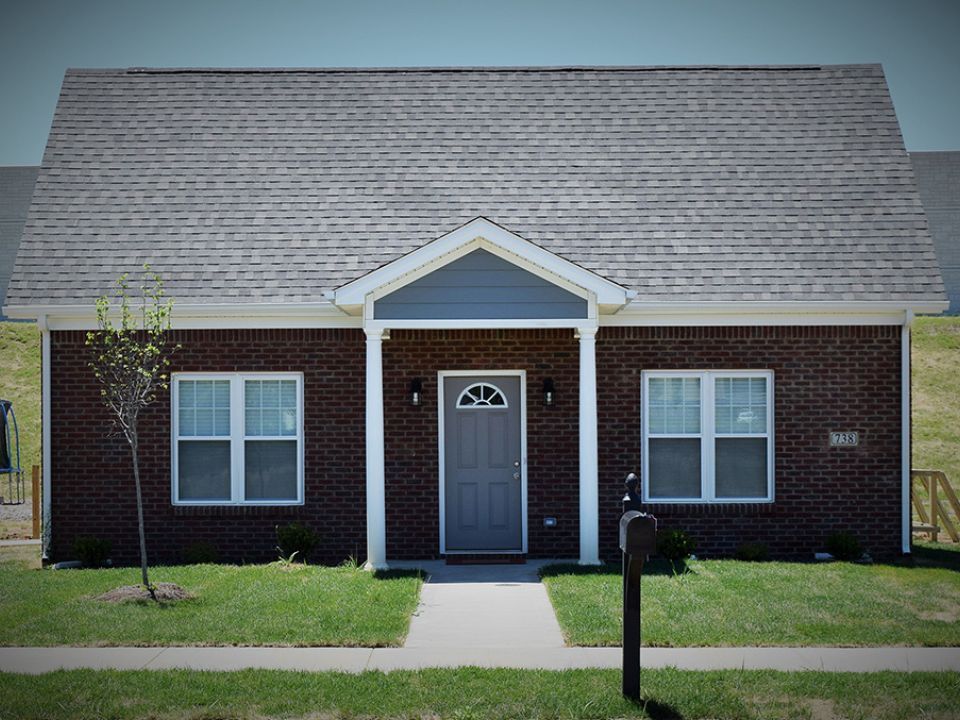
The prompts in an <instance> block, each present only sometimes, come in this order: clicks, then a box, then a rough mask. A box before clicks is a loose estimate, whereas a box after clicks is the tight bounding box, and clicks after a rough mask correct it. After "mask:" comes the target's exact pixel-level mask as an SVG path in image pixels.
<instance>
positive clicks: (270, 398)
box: [244, 379, 299, 438]
mask: <svg viewBox="0 0 960 720" xmlns="http://www.w3.org/2000/svg"><path fill="white" fill-rule="evenodd" d="M298 398H299V393H298V392H297V381H296V380H290V379H281V380H245V381H244V434H245V436H246V437H260V438H262V437H276V438H280V437H285V438H290V437H296V436H297V419H298V413H299V409H298V405H299V399H298Z"/></svg>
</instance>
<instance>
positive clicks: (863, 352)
mask: <svg viewBox="0 0 960 720" xmlns="http://www.w3.org/2000/svg"><path fill="white" fill-rule="evenodd" d="M176 335H177V341H178V342H179V343H181V345H182V349H181V350H180V351H179V352H178V353H177V354H176V356H175V359H174V367H173V370H174V371H210V372H235V371H236V372H254V371H296V372H303V373H304V397H305V405H306V407H305V427H304V430H305V437H306V449H305V455H306V457H305V471H306V473H305V474H306V504H305V505H304V506H303V507H300V508H277V509H273V508H232V507H230V508H223V507H221V508H186V507H177V508H174V507H172V506H171V504H170V440H169V435H170V424H169V413H170V408H169V399H168V397H167V396H166V394H161V397H159V398H158V400H157V402H156V404H155V405H154V406H152V407H151V408H150V409H148V410H147V411H146V413H145V414H144V416H143V432H142V434H143V440H142V467H143V482H144V498H145V503H146V510H147V511H146V516H147V530H148V543H149V549H150V552H151V554H152V557H153V559H154V560H156V561H166V562H173V561H177V560H179V559H180V558H181V556H182V550H183V548H184V547H186V546H187V545H189V544H191V543H193V542H197V541H208V542H211V543H212V544H214V545H215V546H216V547H217V548H218V549H219V551H220V555H221V557H222V558H223V559H225V560H248V561H254V560H265V559H272V558H273V557H275V554H276V553H275V551H274V545H275V538H274V527H275V525H277V524H278V523H282V522H288V521H290V520H300V521H302V522H306V523H308V524H310V525H312V526H314V527H316V528H317V529H318V530H319V531H320V532H321V533H322V535H323V536H324V538H325V543H324V548H323V553H322V559H324V560H328V561H337V560H340V559H342V558H344V557H346V556H348V555H353V556H356V557H358V558H363V557H364V555H365V532H366V529H365V499H364V423H363V420H364V376H363V375H364V340H363V333H362V332H360V331H359V330H257V331H253V330H233V331H226V330H224V331H180V332H178V333H176ZM52 348H53V363H52V378H51V380H52V399H53V407H52V416H53V447H52V453H53V457H52V460H53V463H52V464H53V478H54V480H53V483H54V484H53V493H52V503H53V520H54V535H53V537H54V555H55V557H58V558H62V557H65V556H67V555H69V548H70V543H71V542H72V540H73V538H74V537H76V536H77V535H82V534H92V535H97V536H101V537H108V538H110V539H111V540H113V543H114V548H115V551H114V555H115V557H116V558H117V559H118V560H120V561H123V562H132V561H134V560H135V558H136V515H135V505H134V497H133V486H132V481H131V479H130V464H129V463H130V460H129V453H128V450H127V448H126V445H125V443H123V441H121V440H116V439H108V438H106V437H105V435H106V432H107V429H108V427H109V417H108V415H107V414H106V412H105V411H104V410H103V409H102V406H101V405H100V402H99V397H98V389H97V386H96V383H95V381H94V380H93V378H92V375H91V373H90V371H89V369H88V368H87V365H86V362H87V351H86V349H85V348H84V346H83V333H79V332H55V333H53V334H52ZM597 351H598V358H597V362H598V392H599V408H600V427H599V436H600V508H601V516H600V527H601V550H602V552H603V553H604V554H605V555H607V556H612V555H613V554H614V553H615V551H616V522H617V517H618V513H619V499H620V497H621V496H622V493H623V486H622V484H621V483H622V480H623V477H624V475H625V474H626V473H627V472H629V471H631V470H636V469H638V468H639V460H640V419H639V390H640V372H641V370H644V369H649V370H652V369H679V368H702V369H709V368H714V369H715V368H763V369H772V370H774V371H775V374H776V379H775V392H776V408H775V416H776V449H777V453H776V495H777V502H776V503H774V504H773V505H760V506H707V507H697V506H672V507H671V506H665V505H657V506H652V507H651V510H652V511H653V512H655V513H656V514H657V516H658V517H659V518H660V521H661V526H663V527H684V528H686V529H688V530H690V531H691V532H692V533H693V534H694V535H695V536H696V537H697V539H698V540H699V541H700V546H701V549H702V551H703V552H704V553H730V552H732V551H733V550H734V549H735V548H736V546H737V545H738V544H739V543H741V542H744V541H763V542H766V543H767V544H768V545H769V546H770V548H771V550H773V551H774V552H775V553H777V554H779V555H801V554H802V555H808V554H809V553H810V552H813V551H814V550H816V549H820V548H821V547H822V543H823V539H824V538H825V536H826V535H827V534H829V533H830V532H832V531H833V530H837V529H850V530H853V531H854V532H856V533H857V534H858V535H859V536H860V537H861V539H862V540H863V541H864V543H865V544H866V546H867V547H868V548H869V549H870V550H871V551H872V552H874V553H876V554H878V555H881V556H882V555H889V554H894V553H895V552H897V551H898V550H899V533H900V515H899V497H900V495H899V493H900V477H899V462H900V455H899V447H900V436H899V433H900V423H899V407H900V406H899V402H900V400H899V371H900V346H899V328H883V327H881V328H660V329H655V328H604V329H603V330H602V331H601V332H600V334H599V336H598V343H597ZM383 364H384V404H385V407H384V411H385V434H386V450H385V453H386V458H385V459H386V483H387V490H386V493H387V554H388V558H398V559H399V558H413V557H433V556H436V554H437V552H438V538H439V527H438V523H439V515H438V512H439V510H438V494H437V493H438V488H437V463H438V455H437V405H436V400H437V395H436V392H437V387H436V384H437V371H438V370H464V369H471V370H477V371H478V372H482V371H484V370H496V369H501V370H503V369H507V370H526V371H527V398H526V399H527V452H528V480H529V493H528V504H529V509H528V518H529V522H528V527H529V547H530V554H531V555H533V556H566V557H575V556H576V554H577V548H578V540H577V537H578V526H577V516H578V509H577V508H578V505H577V502H578V499H577V485H578V481H577V375H578V343H577V341H576V340H575V339H574V338H573V337H572V333H571V332H570V331H569V330H522V331H521V330H518V331H494V330H485V331H438V332H434V331H430V332H428V331H394V332H393V333H392V337H391V339H390V340H388V341H386V342H384V345H383ZM414 377H420V378H422V379H423V381H424V400H423V404H422V405H421V406H420V407H416V408H415V407H412V406H410V405H409V402H408V392H409V384H410V380H411V379H413V378H414ZM546 377H552V378H553V379H554V381H555V382H556V388H557V395H556V403H555V404H554V405H553V406H552V407H549V408H548V407H544V406H543V403H542V382H543V379H544V378H546ZM831 429H844V430H848V429H850V430H859V431H860V433H861V446H860V447H859V448H856V449H844V450H839V449H830V448H829V447H827V432H828V431H829V430H831ZM545 516H553V517H556V518H557V519H558V525H557V527H556V528H550V529H548V528H544V527H543V518H544V517H545Z"/></svg>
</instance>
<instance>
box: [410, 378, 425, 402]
mask: <svg viewBox="0 0 960 720" xmlns="http://www.w3.org/2000/svg"><path fill="white" fill-rule="evenodd" d="M422 401H423V380H421V379H420V378H414V379H413V380H411V381H410V404H411V405H413V406H414V407H419V406H420V403H421V402H422Z"/></svg>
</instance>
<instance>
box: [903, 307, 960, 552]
mask: <svg viewBox="0 0 960 720" xmlns="http://www.w3.org/2000/svg"><path fill="white" fill-rule="evenodd" d="M912 340H913V356H912V360H913V363H912V367H913V398H912V400H913V467H915V468H923V469H928V470H943V471H944V472H945V473H946V474H947V477H948V478H949V479H950V481H951V483H952V484H953V486H954V487H955V488H957V490H958V491H960V317H924V318H918V319H917V320H916V322H915V324H914V326H913V333H912ZM921 495H922V496H924V497H925V496H926V494H925V493H923V492H921ZM948 512H949V513H950V516H951V517H952V518H954V520H955V521H958V522H960V518H957V517H956V516H955V514H954V513H952V512H950V511H949V509H948ZM914 520H916V521H919V518H918V517H917V516H916V513H914ZM944 537H946V535H945V534H944Z"/></svg>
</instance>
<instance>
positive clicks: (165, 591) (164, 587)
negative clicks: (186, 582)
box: [96, 583, 193, 603]
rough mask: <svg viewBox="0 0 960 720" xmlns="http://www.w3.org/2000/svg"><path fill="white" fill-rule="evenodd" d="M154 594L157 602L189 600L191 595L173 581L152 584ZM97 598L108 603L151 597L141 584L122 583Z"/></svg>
mask: <svg viewBox="0 0 960 720" xmlns="http://www.w3.org/2000/svg"><path fill="white" fill-rule="evenodd" d="M154 594H155V595H156V599H157V601H159V602H177V601H179V600H189V599H190V598H192V597H193V595H191V594H190V593H188V592H187V591H186V590H184V589H183V588H182V587H180V586H179V585H177V584H175V583H157V584H156V585H155V586H154ZM96 599H97V600H99V601H101V602H108V603H125V602H152V601H153V598H152V597H150V593H149V592H147V589H146V588H145V587H143V585H124V586H123V587H118V588H116V589H114V590H110V591H109V592H105V593H104V594H103V595H98V596H97V598H96Z"/></svg>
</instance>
